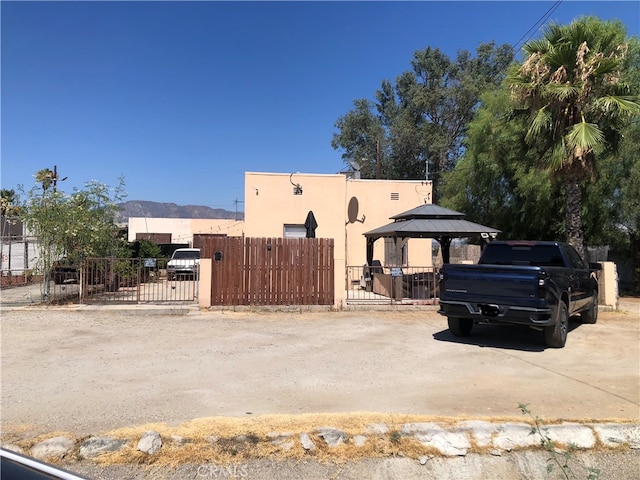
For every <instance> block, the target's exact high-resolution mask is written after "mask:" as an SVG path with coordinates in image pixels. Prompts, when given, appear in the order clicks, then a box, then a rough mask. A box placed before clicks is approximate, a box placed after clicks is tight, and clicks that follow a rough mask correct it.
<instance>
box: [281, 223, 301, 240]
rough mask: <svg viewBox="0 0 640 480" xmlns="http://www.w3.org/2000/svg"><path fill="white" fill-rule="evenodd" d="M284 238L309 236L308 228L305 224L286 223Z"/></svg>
mask: <svg viewBox="0 0 640 480" xmlns="http://www.w3.org/2000/svg"><path fill="white" fill-rule="evenodd" d="M284 238H307V229H306V227H305V226H304V225H296V224H288V225H287V224H286V225H285V226H284Z"/></svg>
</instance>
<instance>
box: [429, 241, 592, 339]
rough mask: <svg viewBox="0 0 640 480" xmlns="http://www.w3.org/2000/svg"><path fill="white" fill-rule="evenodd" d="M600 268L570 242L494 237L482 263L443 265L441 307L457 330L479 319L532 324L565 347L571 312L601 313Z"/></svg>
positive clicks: (462, 332) (586, 319)
mask: <svg viewBox="0 0 640 480" xmlns="http://www.w3.org/2000/svg"><path fill="white" fill-rule="evenodd" d="M600 268H601V267H600V265H599V264H597V263H596V264H591V265H587V264H586V263H585V262H584V260H582V258H580V255H578V253H577V252H576V250H575V249H574V248H573V247H572V246H571V245H568V244H565V243H560V242H531V241H507V242H491V243H489V244H488V245H487V246H486V247H485V249H484V251H483V252H482V255H481V256H480V260H479V262H478V264H477V265H453V264H445V265H443V267H442V270H441V273H440V275H441V277H440V278H441V279H440V311H439V313H440V314H442V315H444V316H446V317H447V321H448V324H449V330H450V331H451V333H452V334H453V335H455V336H459V337H463V336H467V335H469V334H470V333H471V330H472V328H473V326H474V324H481V323H492V324H518V325H528V326H530V327H533V328H535V329H538V330H543V331H544V337H545V341H546V344H547V346H549V347H555V348H561V347H564V345H565V342H566V340H567V332H568V331H569V317H571V316H573V315H577V314H580V316H581V320H582V322H583V323H596V321H597V319H598V280H597V277H596V272H597V271H598V270H600Z"/></svg>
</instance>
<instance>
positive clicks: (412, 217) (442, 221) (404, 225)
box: [364, 204, 500, 265]
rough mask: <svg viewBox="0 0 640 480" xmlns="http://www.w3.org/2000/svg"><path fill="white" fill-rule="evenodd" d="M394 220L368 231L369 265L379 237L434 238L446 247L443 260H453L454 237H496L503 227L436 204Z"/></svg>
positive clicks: (407, 212) (401, 215)
mask: <svg viewBox="0 0 640 480" xmlns="http://www.w3.org/2000/svg"><path fill="white" fill-rule="evenodd" d="M391 219H392V220H393V222H391V223H388V224H386V225H383V226H381V227H378V228H375V229H373V230H370V231H368V232H365V233H364V236H365V237H366V238H367V264H369V265H370V264H371V261H372V260H373V243H374V242H375V241H376V240H377V239H378V238H394V239H396V240H397V239H401V240H404V239H407V238H434V239H436V240H437V241H438V242H439V243H440V246H441V247H442V259H443V261H444V263H449V246H450V245H451V239H453V238H465V237H480V236H486V237H487V238H491V237H495V236H496V235H497V234H498V233H500V230H498V229H496V228H493V227H487V226H485V225H480V224H479V223H473V222H470V221H468V220H465V219H464V213H461V212H456V211H455V210H449V209H447V208H444V207H441V206H439V205H434V204H425V205H420V206H419V207H416V208H413V209H411V210H408V211H406V212H403V213H400V214H398V215H394V216H393V217H391Z"/></svg>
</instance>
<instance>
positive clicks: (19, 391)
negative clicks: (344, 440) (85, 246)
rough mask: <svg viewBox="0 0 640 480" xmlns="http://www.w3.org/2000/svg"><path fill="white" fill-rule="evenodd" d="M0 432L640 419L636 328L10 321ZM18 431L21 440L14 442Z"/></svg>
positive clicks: (338, 321)
mask: <svg viewBox="0 0 640 480" xmlns="http://www.w3.org/2000/svg"><path fill="white" fill-rule="evenodd" d="M1 327H2V328H1V335H2V339H1V345H2V353H1V355H2V405H1V408H2V428H3V429H4V430H6V429H7V428H9V429H15V428H26V427H24V426H27V425H28V426H29V427H28V428H29V429H31V430H33V431H34V432H39V431H40V432H51V431H54V430H59V431H69V432H73V433H75V434H77V435H82V434H90V433H96V432H101V431H109V430H111V429H114V428H119V427H124V426H131V425H139V424H144V423H148V422H159V421H161V422H168V423H181V422H185V421H189V420H191V419H194V418H200V417H209V416H218V415H224V416H246V415H261V414H268V413H287V414H296V413H310V412H365V411H366V412H385V413H407V414H420V415H423V414H424V415H438V416H471V417H505V416H506V417H518V416H519V415H520V412H519V410H518V404H519V403H527V404H529V407H530V409H531V410H532V411H533V412H534V413H535V414H537V415H540V416H543V417H546V418H558V419H560V418H561V419H573V420H586V419H593V420H604V419H631V420H635V421H638V419H639V418H640V407H639V405H640V388H639V385H640V381H639V380H640V369H639V366H640V351H639V350H640V342H639V339H640V315H636V314H635V313H629V312H626V313H624V312H605V313H603V312H601V315H600V318H599V320H598V323H597V324H595V325H580V324H577V323H574V324H572V331H571V332H570V333H569V338H568V341H567V345H566V347H565V348H563V349H548V348H546V347H545V346H544V342H543V338H542V333H541V332H537V331H533V330H530V329H527V328H520V327H490V326H484V327H478V328H476V329H475V330H474V333H473V334H472V336H471V337H469V338H468V339H464V340H460V339H457V338H455V337H453V336H452V335H450V333H449V332H448V330H447V328H446V319H445V318H444V317H441V316H440V315H438V314H437V313H436V310H435V308H433V307H425V308H422V309H411V310H403V309H398V310H395V311H350V312H328V311H315V312H303V313H301V312H271V313H264V312H263V313H256V312H199V311H197V310H192V311H190V313H189V314H187V315H181V316H176V315H168V314H166V312H165V311H163V310H160V311H153V310H149V309H146V308H144V307H142V309H140V310H135V309H134V310H130V309H129V310H124V311H123V310H118V309H115V308H113V307H110V308H99V307H98V308H86V307H75V308H64V307H50V308H29V309H16V310H6V311H3V313H2V319H1ZM21 426H23V427H21Z"/></svg>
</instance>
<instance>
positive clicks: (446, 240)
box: [437, 237, 451, 263]
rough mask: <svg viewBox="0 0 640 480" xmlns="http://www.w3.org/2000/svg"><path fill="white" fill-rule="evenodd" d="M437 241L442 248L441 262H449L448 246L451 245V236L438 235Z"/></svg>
mask: <svg viewBox="0 0 640 480" xmlns="http://www.w3.org/2000/svg"><path fill="white" fill-rule="evenodd" d="M437 240H438V243H439V244H440V248H441V249H442V263H449V261H450V251H449V247H451V237H438V238H437Z"/></svg>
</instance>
